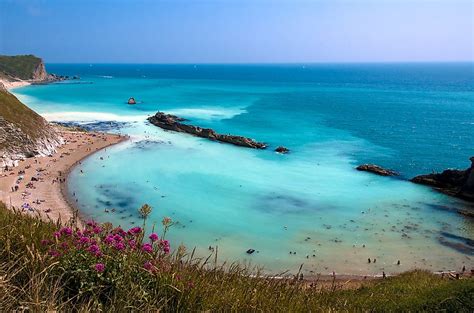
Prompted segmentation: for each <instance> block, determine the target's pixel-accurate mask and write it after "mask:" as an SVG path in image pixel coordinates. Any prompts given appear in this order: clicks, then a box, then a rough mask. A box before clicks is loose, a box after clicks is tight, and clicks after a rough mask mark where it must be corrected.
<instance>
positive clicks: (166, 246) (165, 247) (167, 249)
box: [161, 240, 170, 254]
mask: <svg viewBox="0 0 474 313" xmlns="http://www.w3.org/2000/svg"><path fill="white" fill-rule="evenodd" d="M161 246H162V247H163V252H164V253H165V254H169V253H170V242H169V241H168V240H162V241H161Z"/></svg>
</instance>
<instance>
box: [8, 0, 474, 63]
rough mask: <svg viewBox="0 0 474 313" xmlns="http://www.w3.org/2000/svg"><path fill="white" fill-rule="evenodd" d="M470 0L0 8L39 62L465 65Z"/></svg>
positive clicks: (195, 0)
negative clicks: (444, 62)
mask: <svg viewBox="0 0 474 313" xmlns="http://www.w3.org/2000/svg"><path fill="white" fill-rule="evenodd" d="M473 29H474V0H312V1H311V0H240V1H237V0H153V1H152V0H130V1H125V0H94V1H92V0H80V1H79V0H78V1H72V0H48V1H47V0H0V54H8V55H14V54H35V55H38V56H40V57H42V58H43V59H44V60H45V61H46V62H49V63H293V62H294V63H311V62H407V61H424V62H432V61H474V30H473Z"/></svg>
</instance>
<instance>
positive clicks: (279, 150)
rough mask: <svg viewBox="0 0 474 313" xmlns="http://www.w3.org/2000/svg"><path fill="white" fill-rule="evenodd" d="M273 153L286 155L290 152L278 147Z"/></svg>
mask: <svg viewBox="0 0 474 313" xmlns="http://www.w3.org/2000/svg"><path fill="white" fill-rule="evenodd" d="M275 151H276V152H278V153H283V154H286V153H288V152H290V149H288V148H285V147H283V146H279V147H278V148H276V149H275Z"/></svg>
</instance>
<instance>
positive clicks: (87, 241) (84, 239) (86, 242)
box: [79, 236, 90, 245]
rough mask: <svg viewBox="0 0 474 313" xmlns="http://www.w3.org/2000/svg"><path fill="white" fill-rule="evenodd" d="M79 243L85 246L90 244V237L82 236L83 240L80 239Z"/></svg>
mask: <svg viewBox="0 0 474 313" xmlns="http://www.w3.org/2000/svg"><path fill="white" fill-rule="evenodd" d="M79 242H80V243H82V244H84V245H85V244H88V243H89V242H90V239H89V238H88V237H85V236H82V237H81V239H79Z"/></svg>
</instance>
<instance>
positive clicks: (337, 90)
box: [15, 63, 474, 275]
mask: <svg viewBox="0 0 474 313" xmlns="http://www.w3.org/2000/svg"><path fill="white" fill-rule="evenodd" d="M48 70H49V71H51V72H55V73H57V74H67V75H80V76H81V80H79V81H76V83H71V82H68V83H64V84H52V85H47V86H30V87H25V88H21V89H17V90H15V93H16V94H17V95H18V96H19V98H20V99H21V100H23V101H24V102H25V103H27V104H28V105H30V106H31V107H32V108H33V109H35V110H37V111H39V112H40V113H42V114H43V115H44V116H45V117H46V118H48V119H49V120H54V121H76V122H81V123H90V122H95V121H117V122H119V123H115V124H111V125H108V124H106V123H100V124H91V125H92V126H97V127H98V128H99V129H105V130H109V131H114V132H120V133H123V134H129V135H130V136H131V139H130V140H129V141H127V142H125V143H122V144H119V145H117V146H114V147H110V148H108V149H107V150H105V151H101V152H99V153H97V154H94V155H92V156H91V157H89V158H88V159H86V160H85V161H84V162H82V165H80V166H79V167H77V168H76V169H75V170H74V171H73V172H72V173H71V175H70V179H69V189H70V193H71V195H72V193H75V196H76V198H77V199H78V207H79V208H80V210H81V212H82V213H83V214H84V215H86V216H89V217H92V218H94V219H96V220H99V221H111V222H113V223H115V224H120V225H122V226H125V227H129V226H132V225H138V224H140V223H141V219H140V218H139V216H138V213H137V208H138V207H140V205H141V204H143V203H149V204H150V205H152V206H153V208H154V210H153V213H152V216H151V218H150V221H149V222H155V223H157V226H159V222H160V220H161V218H162V217H163V216H170V217H171V218H172V219H173V221H175V222H176V224H175V225H174V226H173V227H172V229H171V231H170V233H169V234H168V236H169V237H168V238H169V239H170V240H171V243H172V246H173V247H175V248H176V247H177V246H178V245H179V244H180V243H183V244H185V245H186V246H187V247H188V250H191V249H192V248H193V247H196V248H197V254H198V255H200V256H207V255H208V254H209V253H210V251H209V249H208V247H209V246H212V247H218V251H219V253H218V254H219V258H220V260H221V261H224V260H229V261H250V262H251V263H252V264H255V265H260V266H264V267H265V269H266V270H267V271H269V272H272V273H278V272H282V271H284V270H290V271H291V272H296V271H297V270H298V268H299V266H300V264H304V267H303V269H304V272H305V273H306V274H311V273H312V274H315V273H323V274H326V273H330V272H332V271H335V272H337V273H346V274H362V275H365V274H380V273H381V272H382V271H386V272H389V273H390V272H399V271H403V270H407V269H411V268H425V269H429V270H433V271H436V270H451V269H455V270H456V269H457V270H459V269H460V268H461V267H462V266H463V265H466V266H467V267H468V266H471V265H472V264H473V260H472V258H473V255H474V247H473V244H472V241H470V240H472V239H473V237H474V236H473V234H474V227H473V222H472V220H468V219H466V218H463V217H462V216H461V215H459V214H457V213H456V212H455V210H453V208H459V207H464V206H466V205H467V204H465V203H463V202H461V201H458V200H455V199H452V198H449V197H446V196H444V195H441V194H439V193H436V192H434V191H432V190H431V189H429V188H426V187H422V186H418V185H414V184H412V183H410V182H407V181H405V180H404V179H405V178H409V177H412V176H414V175H416V174H420V173H427V172H431V171H432V170H442V169H444V168H446V167H460V168H465V167H467V166H468V163H469V161H468V158H469V157H470V156H471V155H474V136H473V134H474V87H473V86H474V83H473V82H474V74H473V66H472V64H461V63H459V64H391V65H382V64H380V65H309V66H308V65H307V66H302V65H272V66H270V65H268V66H257V65H247V66H230V65H225V66H224V65H198V66H193V65H91V66H89V65H50V66H48ZM72 82H74V81H72ZM130 96H133V97H135V98H136V99H137V100H138V101H139V103H138V104H137V105H134V106H130V105H127V104H126V101H127V99H128V98H129V97H130ZM158 110H160V111H165V112H168V113H173V114H177V115H179V116H182V117H185V118H187V119H189V120H190V121H189V122H190V123H192V124H195V125H199V126H205V127H212V128H214V129H215V130H217V131H219V132H222V133H232V134H238V135H244V136H248V137H252V138H254V139H256V140H258V141H264V142H266V143H268V144H269V146H270V148H269V149H267V150H264V151H262V150H252V149H247V148H242V147H235V146H231V145H226V144H220V143H216V142H210V141H208V140H205V139H200V138H195V137H192V136H189V135H186V134H177V133H172V132H166V131H163V130H161V129H159V128H157V127H155V126H153V125H149V124H148V123H147V122H146V117H147V116H148V115H150V114H153V113H155V112H156V111H158ZM91 125H90V126H91ZM278 145H283V146H286V147H288V148H290V149H291V153H290V154H288V155H280V154H277V153H274V152H273V149H274V148H275V147H277V146H278ZM101 158H102V159H101ZM365 162H371V163H376V164H379V165H382V166H384V167H388V168H392V169H395V170H397V171H399V172H400V173H401V174H402V176H401V177H402V178H403V179H393V178H387V177H379V176H375V175H371V174H368V173H363V172H358V171H356V170H355V169H354V167H355V166H357V165H358V164H360V163H365ZM80 170H82V173H81V172H80ZM106 208H107V209H109V210H110V209H112V208H115V209H116V210H115V212H111V211H109V213H106V212H105V211H104V209H106ZM250 248H252V249H255V250H256V252H255V253H253V254H252V255H248V254H246V250H247V249H250ZM290 252H291V253H290ZM368 258H371V259H372V260H373V259H374V258H375V259H376V260H377V262H376V263H373V262H372V263H370V264H369V263H368V260H367V259H368ZM398 260H400V261H401V264H400V265H397V264H396V263H397V261H398Z"/></svg>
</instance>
